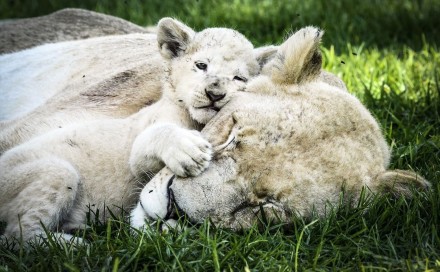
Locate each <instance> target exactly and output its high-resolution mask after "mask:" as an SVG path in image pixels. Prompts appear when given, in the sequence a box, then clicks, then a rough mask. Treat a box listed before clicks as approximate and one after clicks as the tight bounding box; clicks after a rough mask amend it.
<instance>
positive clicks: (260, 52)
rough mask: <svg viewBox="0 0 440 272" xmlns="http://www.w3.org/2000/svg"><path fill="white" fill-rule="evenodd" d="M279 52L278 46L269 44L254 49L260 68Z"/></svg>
mask: <svg viewBox="0 0 440 272" xmlns="http://www.w3.org/2000/svg"><path fill="white" fill-rule="evenodd" d="M277 52H278V46H275V45H268V46H262V47H258V48H255V49H254V56H255V58H256V60H257V61H258V63H259V64H260V68H263V66H264V65H265V64H266V63H268V62H269V61H270V60H271V59H273V58H274V57H275V55H276V54H277Z"/></svg>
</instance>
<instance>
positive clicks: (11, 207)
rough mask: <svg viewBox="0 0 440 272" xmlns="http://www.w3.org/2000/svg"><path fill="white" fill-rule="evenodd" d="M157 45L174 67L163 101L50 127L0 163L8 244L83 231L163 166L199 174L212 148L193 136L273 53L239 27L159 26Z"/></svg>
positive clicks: (169, 22)
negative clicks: (91, 218) (93, 212)
mask: <svg viewBox="0 0 440 272" xmlns="http://www.w3.org/2000/svg"><path fill="white" fill-rule="evenodd" d="M157 40H158V44H159V50H160V52H161V54H162V56H163V57H164V58H165V59H168V60H169V70H167V71H166V72H165V80H164V89H163V95H162V98H161V99H160V100H159V101H158V102H156V103H155V104H153V105H151V106H149V107H145V108H143V109H142V110H140V111H139V112H138V113H136V114H134V115H132V116H130V117H128V118H125V119H107V120H101V121H90V122H86V123H82V124H79V125H71V126H69V127H64V128H60V129H58V130H53V131H51V132H49V133H46V134H44V135H42V136H38V137H36V138H34V139H31V140H30V141H28V142H25V143H23V144H21V145H19V146H17V147H15V148H13V149H10V150H9V151H7V152H6V153H4V155H3V156H2V157H1V158H0V221H6V223H7V227H6V230H5V236H6V237H20V235H22V237H23V239H24V240H29V239H31V238H32V237H34V236H35V235H39V234H43V228H42V226H41V223H43V224H44V225H45V226H46V227H47V228H48V229H49V230H51V231H57V230H62V231H69V230H71V229H72V228H78V227H81V226H83V225H84V223H85V219H86V217H85V214H86V212H87V211H88V209H87V207H88V206H89V205H90V207H92V208H95V209H100V211H101V212H100V219H101V220H105V212H102V211H105V207H106V206H110V207H130V206H131V205H133V204H134V203H135V202H136V200H137V195H138V191H139V186H140V185H141V184H139V180H140V179H144V180H145V179H148V178H151V175H152V174H154V173H155V172H157V171H158V170H160V169H161V168H162V167H163V166H164V165H167V166H168V167H169V168H170V169H172V170H173V171H174V172H175V173H176V174H177V175H180V176H194V175H197V174H199V173H201V172H202V171H203V170H204V169H205V168H206V167H207V166H208V164H209V161H210V160H211V145H210V144H209V143H208V142H207V141H206V140H205V139H204V138H203V137H202V136H201V134H200V133H199V132H198V131H196V130H189V129H200V127H201V125H202V124H205V123H206V122H207V121H208V120H210V119H211V118H212V117H213V116H214V115H215V114H216V113H217V111H219V109H220V108H222V107H223V106H224V105H225V104H226V103H228V101H229V100H230V98H231V96H232V95H233V94H234V92H237V91H240V90H243V89H244V88H245V83H246V81H247V79H248V78H250V77H252V76H254V75H256V74H257V73H259V71H260V65H259V62H258V61H257V60H261V61H264V59H265V58H266V57H267V52H264V50H263V51H262V50H258V51H254V49H253V46H252V44H251V43H250V42H249V41H248V40H247V39H246V38H245V37H244V36H242V35H241V34H240V33H238V32H236V31H234V30H230V29H224V28H211V29H206V30H204V31H201V32H199V33H196V32H194V31H193V30H192V29H191V28H189V27H188V26H186V25H184V24H182V23H180V22H178V21H176V20H173V19H170V18H165V19H162V20H161V21H160V22H159V24H158V34H157ZM272 51H273V50H272ZM257 53H258V54H261V55H260V56H257ZM261 56H263V57H261ZM113 212H116V213H117V212H118V211H113ZM61 236H62V237H65V238H68V237H69V236H63V235H61Z"/></svg>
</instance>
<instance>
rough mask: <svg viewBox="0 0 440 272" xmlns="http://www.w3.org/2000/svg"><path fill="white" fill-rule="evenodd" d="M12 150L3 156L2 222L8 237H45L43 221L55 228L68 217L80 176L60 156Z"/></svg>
mask: <svg viewBox="0 0 440 272" xmlns="http://www.w3.org/2000/svg"><path fill="white" fill-rule="evenodd" d="M11 151H12V152H7V153H5V154H4V155H3V157H1V159H0V221H6V223H7V226H6V230H5V233H4V235H5V236H6V237H15V238H22V239H23V240H24V241H28V240H30V239H32V238H34V237H36V236H38V235H42V236H44V229H43V227H42V224H43V225H44V226H45V227H46V228H47V229H48V230H50V231H53V230H56V228H57V227H58V226H59V225H60V223H61V222H62V221H63V219H64V218H66V217H68V215H69V213H70V212H71V208H72V206H73V205H74V204H75V201H76V199H77V197H78V195H77V192H78V188H79V186H80V177H79V175H78V173H77V171H76V170H75V169H74V167H73V166H72V165H71V164H70V163H68V162H66V161H64V160H62V159H59V158H57V157H54V156H38V155H36V154H32V153H30V154H28V153H25V152H15V151H16V150H11ZM42 152H44V151H42ZM32 155H34V156H32ZM36 157H37V158H36ZM66 237H68V236H66Z"/></svg>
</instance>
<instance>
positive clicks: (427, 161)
mask: <svg viewBox="0 0 440 272" xmlns="http://www.w3.org/2000/svg"><path fill="white" fill-rule="evenodd" d="M65 7H78V8H86V9H89V10H94V11H98V12H102V13H106V14H111V15H114V16H118V17H122V18H125V19H127V20H129V21H132V22H134V23H136V24H140V25H153V24H156V22H157V21H158V20H159V19H160V18H162V17H165V16H171V17H175V18H178V19H180V20H182V21H183V22H185V23H186V24H188V25H190V26H191V27H193V28H195V29H196V30H200V29H203V28H206V27H212V26H225V27H232V28H235V29H237V30H239V31H240V32H242V33H243V34H245V35H246V36H247V37H248V38H249V39H250V40H251V41H252V42H253V43H254V44H255V45H257V46H259V45H265V44H277V43H280V42H281V41H282V40H283V39H284V38H285V37H286V36H287V35H288V34H289V33H291V32H292V31H294V30H297V29H299V28H301V27H303V26H306V25H315V26H318V27H321V28H323V29H324V30H325V31H326V34H325V35H324V41H323V44H322V51H323V56H324V68H325V69H327V70H329V71H331V72H333V73H335V74H337V75H338V76H340V77H341V78H342V79H343V80H344V81H345V83H346V84H347V86H348V89H349V91H350V92H351V93H353V94H355V95H356V96H357V97H359V98H360V99H361V100H362V102H363V103H364V104H365V105H366V106H367V107H368V108H369V109H370V110H371V111H372V112H373V114H374V115H375V116H376V118H377V120H378V121H379V122H380V123H381V125H382V128H383V131H384V134H385V136H386V138H387V140H388V142H389V144H390V145H391V146H392V147H393V156H392V163H391V168H400V169H413V170H415V171H418V172H419V173H420V174H422V175H424V176H425V177H426V178H427V179H428V180H430V181H431V182H432V183H433V188H432V191H431V192H429V193H427V194H424V193H416V192H415V197H414V199H412V200H405V199H398V200H392V199H389V198H387V197H378V198H375V199H373V200H371V203H370V205H369V206H368V207H369V210H366V205H365V203H363V204H362V203H361V204H360V205H359V207H357V208H356V209H351V208H349V207H348V206H347V205H343V204H341V207H338V208H337V209H336V210H335V212H334V213H331V214H330V215H329V216H328V217H327V218H325V219H320V220H318V221H312V219H305V220H304V219H302V218H297V219H294V220H293V221H292V225H291V226H290V227H289V228H288V230H285V228H283V227H280V226H273V227H268V228H267V229H265V230H264V231H263V232H261V231H257V230H256V229H251V230H249V231H244V232H243V233H234V232H231V231H228V230H219V229H215V228H213V227H212V226H210V225H209V222H205V224H204V225H203V226H201V227H198V228H191V229H190V230H187V231H185V232H184V233H180V234H179V233H171V234H170V235H162V234H161V233H158V232H154V231H153V232H151V233H150V232H147V233H146V234H145V236H142V237H140V238H139V237H133V236H132V235H131V233H130V231H129V227H128V226H127V224H126V222H124V221H123V220H112V221H109V222H107V223H103V224H102V225H100V224H93V225H92V228H91V230H88V231H87V232H88V233H87V234H86V235H87V236H88V237H90V239H89V240H91V241H92V242H93V243H91V245H90V246H88V247H83V248H79V249H77V248H73V247H68V246H59V245H54V244H53V243H52V244H50V245H49V249H47V248H46V249H45V248H44V247H35V248H33V249H32V251H30V252H23V251H19V252H18V253H17V252H16V251H13V250H9V249H5V248H2V247H1V246H0V271H27V270H34V271H61V270H64V271H90V270H94V271H96V270H103V271H104V270H106V271H108V270H113V271H118V270H141V269H142V270H173V271H174V270H181V271H190V270H201V271H224V270H230V271H241V270H246V269H247V270H263V271H265V270H267V271H292V270H298V271H303V270H309V271H329V270H333V271H440V215H439V213H438V211H439V210H440V67H439V65H440V52H439V46H440V0H400V1H399V0H382V1H379V0H370V1H355V0H339V1H329V0H309V1H299V0H298V1H270V0H261V1H251V0H229V1H216V0H191V1H184V0H175V1H168V0H150V1H146V0H145V1H141V0H114V1H106V0H83V1H80V0H64V1H58V0H39V1H37V0H0V19H9V18H24V17H33V16H40V15H44V14H48V13H50V12H53V11H55V10H58V9H61V8H65ZM0 42H1V41H0ZM311 222H312V223H311ZM80 235H81V234H80ZM48 260H52V261H48ZM247 270H246V271H247Z"/></svg>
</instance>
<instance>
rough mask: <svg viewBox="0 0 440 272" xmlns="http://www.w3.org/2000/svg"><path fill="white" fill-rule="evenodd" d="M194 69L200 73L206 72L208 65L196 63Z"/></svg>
mask: <svg viewBox="0 0 440 272" xmlns="http://www.w3.org/2000/svg"><path fill="white" fill-rule="evenodd" d="M196 67H197V68H198V69H200V70H202V71H206V69H207V68H208V65H207V64H206V63H203V62H196Z"/></svg>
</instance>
